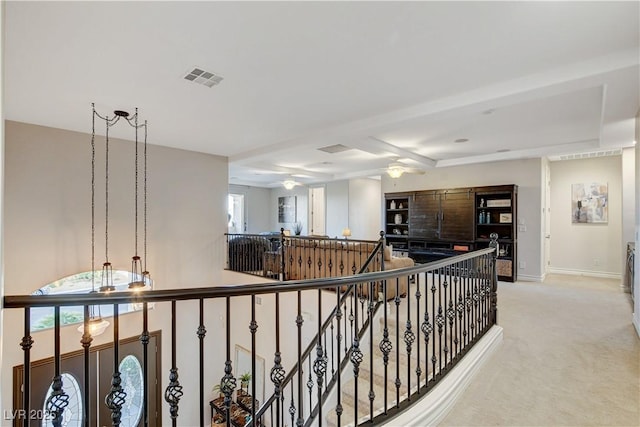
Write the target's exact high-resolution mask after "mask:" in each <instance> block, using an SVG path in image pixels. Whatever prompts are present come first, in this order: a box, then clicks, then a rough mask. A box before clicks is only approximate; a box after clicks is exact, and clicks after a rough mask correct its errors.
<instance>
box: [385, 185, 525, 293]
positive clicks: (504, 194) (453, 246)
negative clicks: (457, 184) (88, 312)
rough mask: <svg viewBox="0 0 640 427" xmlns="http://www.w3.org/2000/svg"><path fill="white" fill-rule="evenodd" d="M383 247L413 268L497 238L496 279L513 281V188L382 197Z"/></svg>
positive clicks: (515, 197) (515, 194)
mask: <svg viewBox="0 0 640 427" xmlns="http://www.w3.org/2000/svg"><path fill="white" fill-rule="evenodd" d="M384 203H385V205H384V221H385V233H386V236H387V242H388V243H390V244H392V245H393V249H394V251H400V252H405V253H406V254H407V255H408V256H409V257H411V258H413V259H414V260H415V261H416V262H418V263H425V262H430V261H434V260H438V259H442V258H444V257H448V256H451V255H458V254H460V253H464V252H467V251H472V250H475V249H481V248H486V247H487V246H488V245H489V236H490V235H491V233H497V234H498V243H499V253H498V262H497V266H496V267H497V269H498V279H499V280H503V281H509V282H514V281H516V280H517V253H518V251H517V249H518V238H517V236H518V233H517V228H516V227H517V223H518V219H517V218H518V216H517V212H518V211H517V205H518V186H517V185H497V186H488V187H467V188H453V189H443V190H424V191H408V192H401V193H386V194H385V201H384Z"/></svg>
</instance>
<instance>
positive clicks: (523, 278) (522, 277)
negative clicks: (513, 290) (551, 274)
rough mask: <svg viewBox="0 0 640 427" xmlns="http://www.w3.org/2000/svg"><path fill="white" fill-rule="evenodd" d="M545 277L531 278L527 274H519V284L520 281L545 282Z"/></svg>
mask: <svg viewBox="0 0 640 427" xmlns="http://www.w3.org/2000/svg"><path fill="white" fill-rule="evenodd" d="M544 277H545V276H544V275H543V276H529V275H527V274H518V280H517V281H518V282H519V281H523V282H544Z"/></svg>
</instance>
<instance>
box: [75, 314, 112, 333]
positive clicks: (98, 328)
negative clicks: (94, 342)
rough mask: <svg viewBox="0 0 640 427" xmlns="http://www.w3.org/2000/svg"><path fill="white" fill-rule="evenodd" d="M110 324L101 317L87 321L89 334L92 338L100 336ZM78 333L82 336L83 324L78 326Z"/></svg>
mask: <svg viewBox="0 0 640 427" xmlns="http://www.w3.org/2000/svg"><path fill="white" fill-rule="evenodd" d="M109 325H110V323H109V322H108V321H106V320H104V319H102V317H96V318H93V319H90V320H89V333H90V334H91V336H92V337H97V336H98V335H102V333H103V332H104V331H105V330H106V329H107V328H108V327H109ZM78 332H80V333H81V334H84V323H83V324H81V325H80V326H78Z"/></svg>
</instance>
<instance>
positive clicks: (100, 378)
mask: <svg viewBox="0 0 640 427" xmlns="http://www.w3.org/2000/svg"><path fill="white" fill-rule="evenodd" d="M149 335H150V337H149V344H148V345H149V347H148V350H149V351H148V355H149V358H148V368H147V380H148V383H147V384H148V393H149V396H148V400H147V402H148V403H147V404H148V417H149V424H148V425H161V424H162V421H161V419H162V417H161V413H160V411H159V410H158V409H159V408H160V404H161V403H160V398H161V396H162V393H161V392H160V381H158V377H159V372H158V370H159V369H160V354H161V352H160V348H159V347H160V335H161V332H160V331H156V332H151V333H150V334H149ZM142 353H143V347H142V344H141V343H140V340H139V338H138V337H130V338H126V339H123V340H121V341H120V346H119V347H118V359H119V360H120V362H119V364H118V365H119V371H120V373H121V379H122V386H123V387H124V389H125V392H126V393H127V397H126V399H125V405H124V406H123V407H122V420H121V424H120V425H121V426H122V427H139V426H144V425H145V424H144V419H143V415H142V412H143V406H142V404H143V396H142V362H143V354H142ZM113 354H114V351H113V343H107V344H103V345H99V346H95V347H92V348H90V354H89V369H88V372H89V384H90V389H89V391H88V393H89V404H90V410H89V414H90V415H89V423H88V424H89V425H92V426H110V425H111V412H110V410H109V409H108V408H107V407H106V405H105V404H104V398H105V396H106V395H107V394H108V393H109V391H110V388H111V377H112V374H113V365H114V364H113ZM60 373H61V376H62V379H63V389H64V391H65V393H66V394H67V395H69V405H68V406H67V408H66V409H65V410H64V412H63V417H64V418H63V424H62V425H64V426H65V427H76V426H77V427H81V426H84V425H85V423H84V419H83V418H84V408H83V405H84V400H85V399H84V396H86V393H87V391H86V390H85V384H84V352H83V351H82V350H78V351H75V352H71V353H66V354H63V355H61V356H60ZM53 374H54V360H53V358H52V357H51V358H47V359H42V360H39V361H35V362H33V363H32V364H31V408H30V409H31V412H32V414H38V413H40V414H45V411H44V408H45V405H46V401H47V398H48V396H49V395H50V393H51V379H52V378H53ZM23 381H24V365H19V366H15V367H14V368H13V407H14V408H21V407H22V399H23V395H22V392H21V390H22V384H23ZM40 418H42V417H40ZM17 425H23V424H18V420H14V426H17ZM45 425H50V420H46V417H45V419H44V420H43V419H40V420H31V421H30V423H29V427H44V426H45Z"/></svg>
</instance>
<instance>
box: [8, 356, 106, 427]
mask: <svg viewBox="0 0 640 427" xmlns="http://www.w3.org/2000/svg"><path fill="white" fill-rule="evenodd" d="M95 361H96V353H95V352H93V353H90V354H89V381H90V392H89V399H90V402H91V403H90V404H91V410H90V417H89V418H90V420H91V423H90V425H96V419H97V418H96V411H95V410H94V409H93V408H96V406H97V396H96V389H95V384H96V363H95ZM53 374H54V361H53V358H48V359H43V360H39V361H36V362H33V363H32V365H31V407H30V413H31V414H32V415H33V416H35V417H37V418H39V419H34V420H31V421H30V422H29V426H30V427H35V426H44V425H51V421H50V420H48V421H47V417H46V411H45V404H46V399H47V397H48V395H47V392H48V391H49V387H50V386H51V382H52V379H53ZM60 374H61V375H62V379H63V381H62V389H63V391H64V392H65V393H66V394H67V395H68V396H69V397H70V399H69V405H68V406H67V407H66V408H65V410H64V411H63V413H62V415H63V425H65V426H68V427H75V426H78V427H80V426H83V425H84V423H83V419H84V410H83V408H84V396H85V384H84V353H83V352H81V351H79V352H78V351H76V352H73V353H69V354H64V355H62V356H61V357H60ZM23 379H24V366H23V365H21V366H18V367H16V368H15V369H14V383H17V385H18V387H14V389H15V391H14V407H15V408H19V407H22V394H21V393H20V392H19V390H21V387H20V385H21V384H22V383H23ZM16 391H18V393H16ZM14 425H17V424H14Z"/></svg>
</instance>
